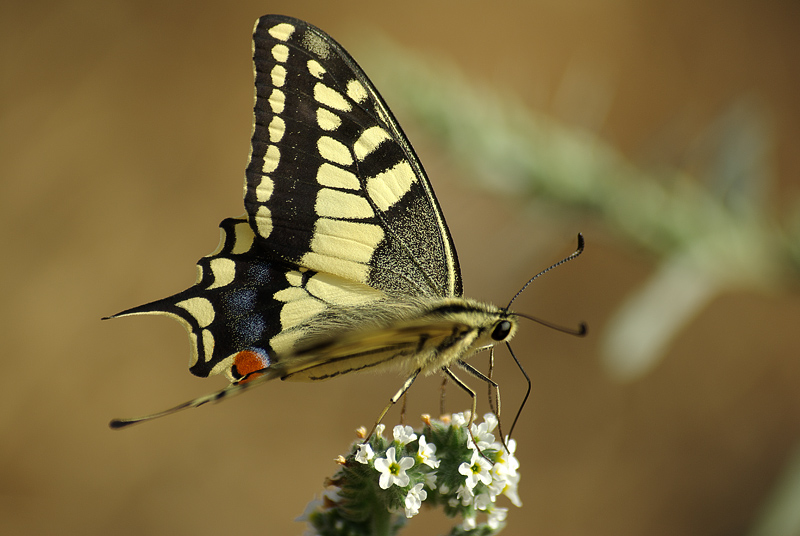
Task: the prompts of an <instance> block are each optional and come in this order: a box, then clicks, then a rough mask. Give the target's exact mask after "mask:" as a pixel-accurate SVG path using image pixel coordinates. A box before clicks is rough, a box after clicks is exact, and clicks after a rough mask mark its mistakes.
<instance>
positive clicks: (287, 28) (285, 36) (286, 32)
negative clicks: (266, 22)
mask: <svg viewBox="0 0 800 536" xmlns="http://www.w3.org/2000/svg"><path fill="white" fill-rule="evenodd" d="M267 31H268V32H269V35H271V36H272V37H274V38H275V39H277V40H278V41H288V40H289V38H290V37H291V36H292V34H293V33H294V26H292V25H291V24H289V23H286V22H282V23H280V24H276V25H275V26H273V27H272V28H270V29H269V30H267Z"/></svg>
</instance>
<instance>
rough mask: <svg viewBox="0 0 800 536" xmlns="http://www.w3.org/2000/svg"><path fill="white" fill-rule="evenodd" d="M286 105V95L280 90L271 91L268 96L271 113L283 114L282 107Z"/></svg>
mask: <svg viewBox="0 0 800 536" xmlns="http://www.w3.org/2000/svg"><path fill="white" fill-rule="evenodd" d="M285 103H286V95H284V94H283V91H281V90H280V89H273V90H272V93H270V95H269V106H270V108H272V113H274V114H279V113H282V112H283V106H284V104H285Z"/></svg>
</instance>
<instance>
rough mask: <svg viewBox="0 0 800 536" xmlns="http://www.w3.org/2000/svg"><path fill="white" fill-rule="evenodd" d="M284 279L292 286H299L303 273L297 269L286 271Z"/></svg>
mask: <svg viewBox="0 0 800 536" xmlns="http://www.w3.org/2000/svg"><path fill="white" fill-rule="evenodd" d="M286 281H288V282H289V284H290V285H292V286H293V287H299V286H300V285H302V284H303V274H301V273H300V272H298V271H297V270H292V271H291V272H286Z"/></svg>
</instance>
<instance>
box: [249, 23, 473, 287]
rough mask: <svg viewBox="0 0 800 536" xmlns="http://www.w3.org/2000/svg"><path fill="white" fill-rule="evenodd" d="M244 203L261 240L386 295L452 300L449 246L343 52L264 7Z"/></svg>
mask: <svg viewBox="0 0 800 536" xmlns="http://www.w3.org/2000/svg"><path fill="white" fill-rule="evenodd" d="M253 42H254V53H253V57H254V63H255V79H256V105H255V121H254V125H255V126H254V129H253V138H252V150H251V155H250V162H249V164H248V166H247V181H246V185H245V207H246V209H247V213H248V215H249V217H250V224H251V226H252V227H253V231H254V232H255V233H256V235H257V239H256V240H257V242H259V243H260V244H261V245H262V247H264V248H266V249H270V250H272V251H274V252H275V253H276V254H277V255H278V256H280V258H282V259H284V260H286V261H289V262H291V263H293V264H297V265H299V266H304V267H306V268H308V269H311V270H315V271H318V272H326V273H330V274H334V275H337V276H340V277H342V278H345V279H348V280H351V281H355V282H358V283H362V284H365V285H368V286H370V287H372V288H376V289H379V290H381V291H383V292H385V293H387V294H389V295H395V296H397V295H400V296H432V297H451V296H461V294H462V286H461V274H460V271H459V266H458V259H457V256H456V251H455V247H454V246H453V242H452V239H451V237H450V233H449V231H448V229H447V225H446V223H445V220H444V216H443V215H442V212H441V209H440V208H439V204H438V202H437V201H436V197H435V195H434V193H433V190H432V189H431V186H430V183H429V182H428V179H427V177H426V175H425V172H424V170H423V168H422V165H421V164H420V163H419V160H418V159H417V157H416V155H415V154H414V150H413V149H412V147H411V144H410V143H409V142H408V140H407V139H406V137H405V135H404V134H403V132H402V130H401V129H400V126H399V125H398V124H397V121H396V120H395V119H394V117H393V116H392V113H391V112H390V111H389V108H388V107H387V106H386V104H385V103H384V101H383V99H382V98H381V96H380V95H379V94H378V92H377V90H376V89H375V87H374V86H373V85H372V83H371V82H370V81H369V79H368V78H367V76H366V75H365V74H364V72H363V71H362V70H361V68H360V67H359V66H358V65H357V64H356V62H355V61H354V60H353V59H352V58H351V57H350V55H349V54H348V53H347V52H346V51H345V50H344V49H343V48H342V47H341V46H340V45H339V44H338V43H336V41H334V40H333V39H332V38H331V37H330V36H328V35H327V34H326V33H324V32H323V31H321V30H319V29H318V28H315V27H314V26H311V25H310V24H308V23H305V22H303V21H300V20H297V19H293V18H289V17H283V16H276V15H267V16H264V17H261V18H260V19H259V20H258V22H257V23H256V26H255V31H254V36H253Z"/></svg>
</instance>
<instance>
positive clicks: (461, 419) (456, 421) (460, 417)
mask: <svg viewBox="0 0 800 536" xmlns="http://www.w3.org/2000/svg"><path fill="white" fill-rule="evenodd" d="M468 420H469V418H468V417H467V416H466V415H465V414H464V413H454V414H453V418H452V420H451V422H452V423H453V424H452V425H453V426H458V427H460V426H464V425H465V424H467V421H468Z"/></svg>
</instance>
